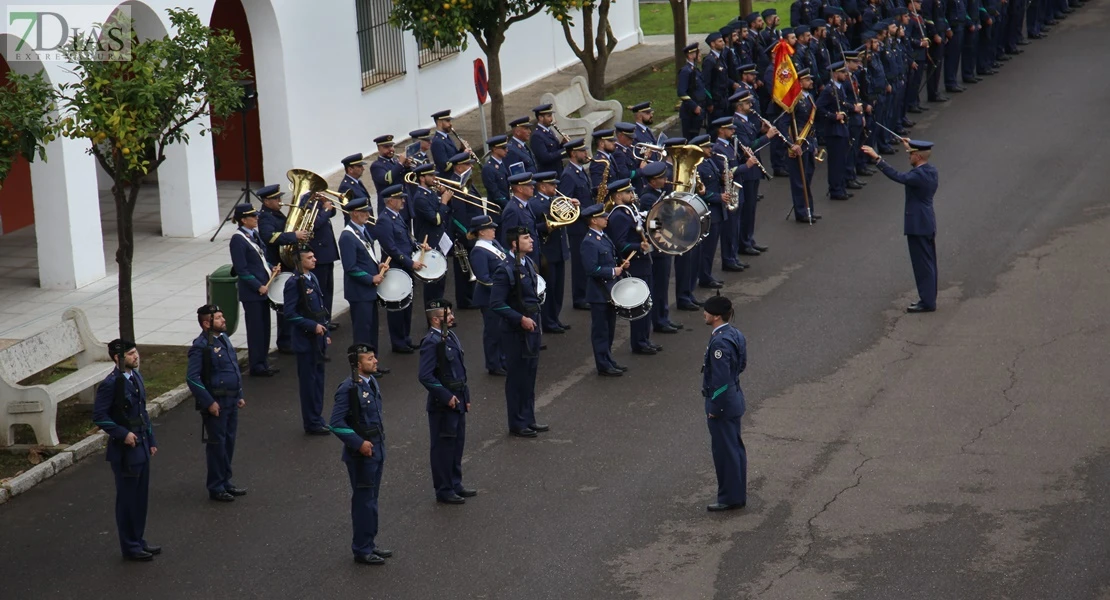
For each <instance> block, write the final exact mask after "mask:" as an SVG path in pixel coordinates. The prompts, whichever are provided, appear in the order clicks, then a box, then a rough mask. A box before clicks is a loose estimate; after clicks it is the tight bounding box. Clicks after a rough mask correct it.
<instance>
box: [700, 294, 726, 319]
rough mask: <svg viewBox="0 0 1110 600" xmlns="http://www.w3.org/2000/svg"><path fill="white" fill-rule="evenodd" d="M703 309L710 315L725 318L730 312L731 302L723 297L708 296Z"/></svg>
mask: <svg viewBox="0 0 1110 600" xmlns="http://www.w3.org/2000/svg"><path fill="white" fill-rule="evenodd" d="M703 309H704V310H705V312H707V313H709V314H711V315H716V316H718V317H725V316H728V313H730V312H732V301H731V300H729V299H728V298H727V297H725V296H710V297H708V298H706V299H705V306H703Z"/></svg>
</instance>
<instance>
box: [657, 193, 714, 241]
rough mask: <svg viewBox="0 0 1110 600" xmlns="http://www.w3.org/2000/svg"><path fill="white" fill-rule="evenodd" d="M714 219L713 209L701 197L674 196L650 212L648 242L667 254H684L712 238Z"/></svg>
mask: <svg viewBox="0 0 1110 600" xmlns="http://www.w3.org/2000/svg"><path fill="white" fill-rule="evenodd" d="M711 218H712V215H710V213H709V206H708V205H707V204H706V203H705V201H704V200H702V199H701V197H700V196H698V195H697V194H694V193H691V192H673V193H671V194H668V195H667V196H664V197H662V198H660V199H659V200H658V201H656V203H655V204H654V205H652V207H651V210H649V211H648V214H647V233H648V241H649V242H651V245H652V246H655V248H656V249H657V250H659V251H660V252H662V253H663V254H674V255H678V254H683V253H685V252H687V251H689V250H690V249H691V248H693V247H694V246H697V245H698V242H700V241H701V240H702V238H704V237H705V236H707V235H709V226H710V224H711V222H712V221H711Z"/></svg>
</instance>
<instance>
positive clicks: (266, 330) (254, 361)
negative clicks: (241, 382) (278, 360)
mask: <svg viewBox="0 0 1110 600" xmlns="http://www.w3.org/2000/svg"><path fill="white" fill-rule="evenodd" d="M242 304H243V321H244V323H245V324H246V326H247V355H248V356H249V358H248V359H247V360H248V362H249V363H250V372H251V373H261V372H262V371H265V370H266V369H269V368H270V365H269V364H268V363H267V361H266V356H267V355H268V354H269V353H270V304H269V303H268V302H243V303H242ZM279 314H280V313H279ZM282 322H283V319H281V317H278V323H279V324H281V323H282ZM278 331H281V329H280V326H279V329H278Z"/></svg>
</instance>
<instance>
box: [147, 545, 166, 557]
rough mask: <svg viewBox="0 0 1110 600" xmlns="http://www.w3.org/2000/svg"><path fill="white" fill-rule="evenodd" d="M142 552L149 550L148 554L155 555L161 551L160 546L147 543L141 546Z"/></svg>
mask: <svg viewBox="0 0 1110 600" xmlns="http://www.w3.org/2000/svg"><path fill="white" fill-rule="evenodd" d="M143 552H149V553H150V554H153V555H156V556H157V555H159V554H161V553H162V547H161V546H155V545H154V544H147V545H145V546H143Z"/></svg>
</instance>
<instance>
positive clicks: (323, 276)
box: [312, 262, 335, 315]
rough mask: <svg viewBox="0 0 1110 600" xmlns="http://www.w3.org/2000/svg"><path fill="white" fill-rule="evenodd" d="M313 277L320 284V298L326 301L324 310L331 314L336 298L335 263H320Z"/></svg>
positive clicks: (314, 270) (317, 264)
mask: <svg viewBox="0 0 1110 600" xmlns="http://www.w3.org/2000/svg"><path fill="white" fill-rule="evenodd" d="M312 276H313V277H315V278H316V282H317V283H319V284H320V296H321V297H322V298H323V300H324V308H326V309H328V314H329V315H330V314H331V308H332V299H333V298H334V296H335V263H333V262H328V263H325V262H318V263H316V268H315V269H313V270H312Z"/></svg>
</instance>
